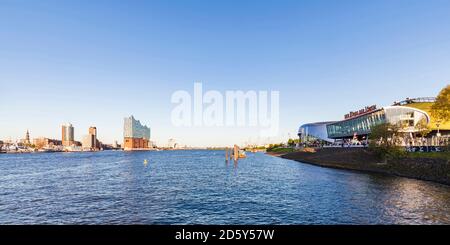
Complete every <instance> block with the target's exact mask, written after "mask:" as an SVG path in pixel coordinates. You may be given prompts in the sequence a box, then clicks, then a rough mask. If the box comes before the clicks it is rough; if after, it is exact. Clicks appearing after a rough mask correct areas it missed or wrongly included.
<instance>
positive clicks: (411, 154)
mask: <svg viewBox="0 0 450 245" xmlns="http://www.w3.org/2000/svg"><path fill="white" fill-rule="evenodd" d="M406 155H407V156H408V157H412V158H439V159H445V160H450V152H448V151H443V152H408V153H407V154H406Z"/></svg>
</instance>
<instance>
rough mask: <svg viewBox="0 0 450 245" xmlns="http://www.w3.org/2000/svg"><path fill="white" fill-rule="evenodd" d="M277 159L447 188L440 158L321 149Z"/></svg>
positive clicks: (449, 175) (449, 177) (447, 167)
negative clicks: (387, 156) (382, 156)
mask: <svg viewBox="0 0 450 245" xmlns="http://www.w3.org/2000/svg"><path fill="white" fill-rule="evenodd" d="M449 154H450V153H449ZM280 157H282V158H285V159H290V160H295V161H298V162H303V163H309V164H314V165H318V166H322V167H330V168H338V169H349V170H358V171H365V172H375V173H384V174H390V175H396V176H402V177H409V178H415V179H420V180H427V181H433V182H438V183H441V184H446V185H450V163H449V160H446V159H440V158H426V157H423V158H422V157H421V158H412V157H402V158H397V159H390V160H387V161H383V160H380V159H379V157H377V156H376V155H375V154H374V153H372V152H370V151H369V150H368V149H367V148H323V149H318V150H317V151H316V152H314V153H311V152H292V153H287V154H283V155H280Z"/></svg>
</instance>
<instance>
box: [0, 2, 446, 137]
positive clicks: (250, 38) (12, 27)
mask: <svg viewBox="0 0 450 245" xmlns="http://www.w3.org/2000/svg"><path fill="white" fill-rule="evenodd" d="M236 6H238V7H236ZM349 6H352V8H351V10H352V11H351V12H349V11H348V10H347V7H349ZM449 8H450V3H449V2H445V1H428V2H418V1H412V2H411V1H395V2H392V1H377V2H355V1H339V3H334V2H330V1H314V2H303V1H302V2H299V1H286V2H284V4H276V3H269V2H263V3H262V2H256V1H255V2H252V1H249V2H246V3H241V2H233V1H229V2H223V3H203V2H195V1H193V2H191V3H190V4H186V3H184V2H181V1H179V2H177V1H175V2H172V3H171V4H167V3H166V2H164V1H159V2H158V1H152V2H137V3H133V4H129V3H123V2H120V1H108V2H107V3H106V2H95V3H90V2H82V3H76V4H75V3H70V2H65V1H39V2H27V3H25V2H19V1H5V2H4V3H2V6H1V7H0V28H1V29H2V32H1V33H0V47H1V48H0V85H1V87H0V98H1V102H2V103H0V118H2V120H0V140H8V139H9V138H12V139H20V138H23V137H24V132H25V131H26V130H27V129H29V130H30V134H31V138H38V137H42V136H43V137H49V138H55V139H59V138H60V137H59V134H60V130H59V128H60V125H61V123H62V122H67V121H70V122H71V123H73V125H77V128H83V129H84V128H88V127H89V126H91V125H96V126H97V127H98V128H99V129H101V131H100V134H99V137H100V138H101V140H102V141H103V142H105V143H112V142H114V141H115V140H118V141H121V139H122V126H123V125H122V120H121V119H122V118H123V117H124V116H126V115H130V114H133V115H135V116H136V117H137V118H139V119H140V120H141V121H143V122H149V126H150V127H151V128H152V140H155V141H156V142H157V143H159V144H161V145H162V144H165V142H167V140H168V139H171V138H175V139H177V142H179V143H180V144H181V145H191V146H223V145H233V144H235V143H237V144H244V143H245V142H249V141H250V142H252V141H253V142H257V141H260V142H262V141H265V140H270V141H272V142H279V141H282V140H285V139H287V138H288V137H289V135H290V136H291V137H292V138H294V137H295V135H296V131H297V129H298V127H299V126H300V125H301V124H303V123H306V122H314V121H323V120H340V119H342V118H343V117H344V114H346V113H348V112H349V111H352V110H355V109H358V108H361V107H364V106H367V105H372V104H377V105H379V106H385V105H390V104H392V103H393V102H394V101H396V100H402V99H404V98H406V97H424V96H436V95H437V93H438V92H439V90H440V89H441V88H442V87H444V86H445V85H446V84H448V83H449V77H450V74H449V71H448V69H447V67H449V66H450V61H449V59H448V57H450V30H449V29H448V28H446V23H448V22H450V16H449V15H448V13H447V10H448V9H449ZM125 17H126V18H125ZM36 20H39V21H36ZM124 33H126V34H127V35H124ZM194 82H203V83H204V88H205V90H218V91H220V92H224V91H226V90H242V91H248V90H266V91H267V90H277V91H280V129H281V130H280V132H279V135H278V136H276V137H273V138H272V139H261V138H259V139H258V129H254V128H249V127H243V128H240V127H174V126H173V125H171V123H170V113H171V110H172V109H173V104H172V103H171V102H170V97H171V94H172V93H173V92H175V91H177V90H186V91H192V87H193V84H194ZM82 135H83V134H81V133H79V134H77V133H76V134H75V140H77V141H81V140H82Z"/></svg>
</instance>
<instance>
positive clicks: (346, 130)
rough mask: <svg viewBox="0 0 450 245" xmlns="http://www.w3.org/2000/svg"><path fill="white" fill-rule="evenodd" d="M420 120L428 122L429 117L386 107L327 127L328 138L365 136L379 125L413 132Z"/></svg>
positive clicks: (406, 108) (415, 111)
mask: <svg viewBox="0 0 450 245" xmlns="http://www.w3.org/2000/svg"><path fill="white" fill-rule="evenodd" d="M421 120H425V121H426V123H427V124H428V123H429V122H430V117H429V115H428V114H427V113H426V112H425V111H422V110H419V109H416V108H412V107H407V106H387V107H384V108H382V109H378V110H375V111H371V112H369V113H367V114H364V115H360V116H357V117H354V118H349V119H346V120H343V121H338V122H335V123H331V124H328V125H327V134H328V137H329V138H332V139H340V138H351V137H353V136H354V135H355V134H356V135H358V136H361V135H367V134H369V133H370V129H371V128H372V127H373V126H375V125H378V124H381V123H390V124H397V125H402V130H403V132H414V130H415V128H414V127H415V126H416V125H417V123H418V122H419V121H421Z"/></svg>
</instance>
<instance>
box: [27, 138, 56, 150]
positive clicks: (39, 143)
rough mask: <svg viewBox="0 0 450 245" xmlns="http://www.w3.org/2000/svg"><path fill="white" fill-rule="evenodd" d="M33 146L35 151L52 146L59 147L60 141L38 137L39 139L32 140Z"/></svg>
mask: <svg viewBox="0 0 450 245" xmlns="http://www.w3.org/2000/svg"><path fill="white" fill-rule="evenodd" d="M33 145H34V146H35V148H36V149H43V148H52V147H54V146H61V145H62V141H61V140H56V139H49V138H45V137H40V138H34V139H33Z"/></svg>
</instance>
